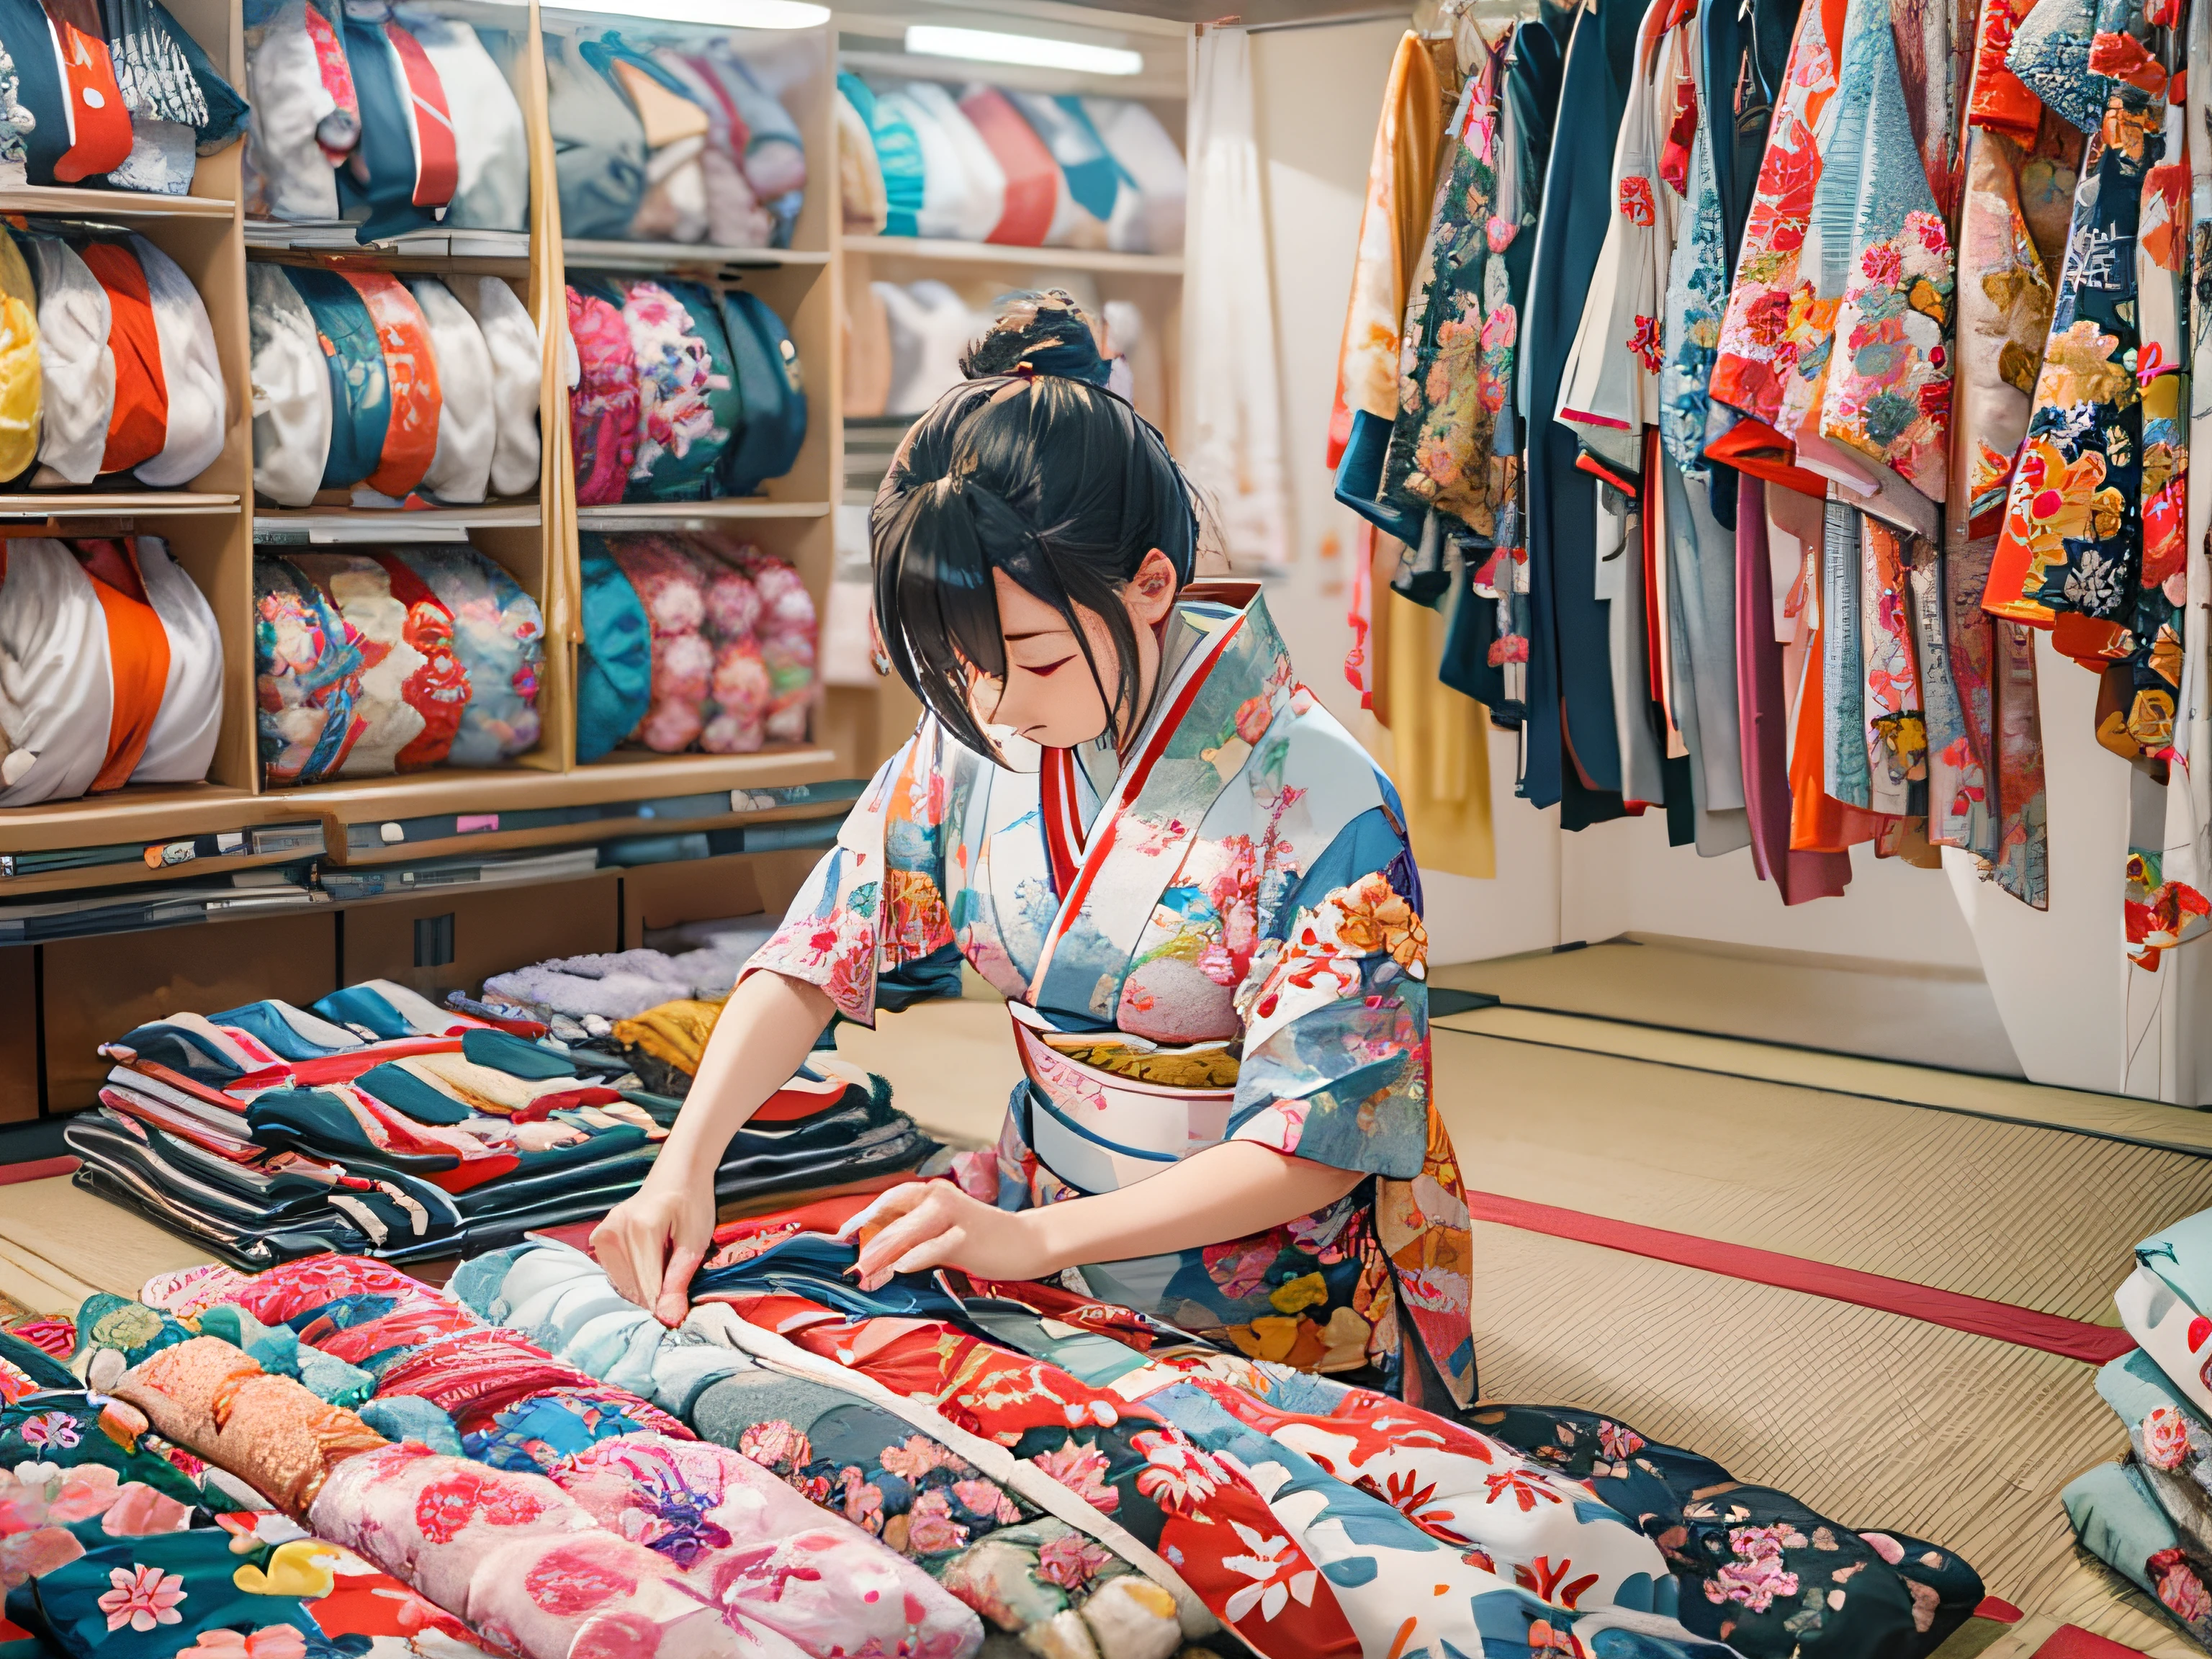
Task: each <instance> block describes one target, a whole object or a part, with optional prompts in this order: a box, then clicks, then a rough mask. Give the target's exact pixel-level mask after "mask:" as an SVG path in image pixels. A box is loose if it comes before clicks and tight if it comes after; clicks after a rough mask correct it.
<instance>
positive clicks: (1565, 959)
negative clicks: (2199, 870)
mask: <svg viewBox="0 0 2212 1659" xmlns="http://www.w3.org/2000/svg"><path fill="white" fill-rule="evenodd" d="M1431 979H1432V981H1433V982H1434V983H1436V984H1438V985H1448V986H1451V987H1455V988H1457V989H1461V990H1468V991H1487V992H1489V993H1490V994H1492V995H1493V996H1499V997H1503V998H1504V1000H1506V1001H1507V1002H1509V1003H1512V1004H1515V1005H1516V1006H1522V1007H1529V1008H1553V1009H1558V1010H1560V1011H1562V1012H1568V1013H1582V1014H1599V1015H1603V1016H1605V1017H1607V1018H1613V1019H1627V1020H1635V1021H1638V1022H1640V1023H1642V1024H1647V1025H1661V1026H1667V1027H1671V1028H1673V1029H1675V1030H1684V1031H1709V1032H1711V1033H1713V1034H1714V1035H1716V1036H1743V1037H1759V1038H1763V1039H1765V1040H1766V1041H1767V1042H1794V1043H1800V1044H1802V1045H1804V1046H1805V1047H1807V1048H1829V1049H1835V1050H1838V1051H1839V1052H1843V1053H1847V1054H1870V1055H1879V1056H1882V1057H1885V1058H1887V1059H1891V1060H1907V1061H1910V1062H1912V1063H1913V1064H1916V1065H1921V1066H1952V1067H1954V1068H1957V1069H1959V1070H1962V1071H1969V1072H1988V1073H1994V1074H1996V1075H1997V1076H2000V1077H2018V1076H2020V1075H2021V1067H2020V1060H2019V1058H2018V1056H2017V1055H2015V1054H2014V1053H2013V1047H2012V1040H2011V1039H2010V1038H2009V1037H2008V1036H2006V1035H2005V1030H2004V1022H2003V1020H2002V1018H2000V1017H1999V1016H1998V1013H1997V1006H1996V998H1995V997H1993V996H1992V995H1990V987H1989V985H1988V983H1987V981H1984V979H1983V978H1982V976H1981V975H1980V974H1979V973H1978V972H1977V971H1975V970H1973V969H1956V968H1933V967H1921V966H1914V965H1907V964H1899V963H1887V962H1863V961H1860V960H1858V959H1857V958H1850V957H1813V956H1808V955H1807V954H1805V953H1803V952H1802V951H1759V950H1751V949H1736V948H1732V947H1729V946H1726V945H1712V944H1709V943H1706V942H1704V941H1699V942H1697V943H1696V944H1695V945H1694V947H1693V946H1692V945H1691V944H1690V943H1689V942H1687V941H1676V940H1668V939H1656V938H1655V939H1645V940H1641V941H1638V940H1632V939H1613V940H1607V941H1606V942H1605V943H1603V944H1601V945H1590V946H1589V947H1588V948H1587V949H1582V950H1573V951H1540V952H1536V953H1534V954H1532V955H1528V956H1518V957H1499V958H1498V959H1497V960H1495V961H1492V962H1477V963H1463V964H1461V965H1458V966H1455V967H1440V968H1437V969H1435V970H1434V972H1433V974H1432V975H1431Z"/></svg>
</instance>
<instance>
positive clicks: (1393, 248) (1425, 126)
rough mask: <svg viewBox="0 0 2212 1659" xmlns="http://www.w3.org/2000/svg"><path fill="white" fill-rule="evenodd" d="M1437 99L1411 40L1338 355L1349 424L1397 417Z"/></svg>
mask: <svg viewBox="0 0 2212 1659" xmlns="http://www.w3.org/2000/svg"><path fill="white" fill-rule="evenodd" d="M1441 95H1442V94H1441V92H1440V90H1439V88H1438V86H1437V70H1436V64H1435V63H1434V61H1433V60H1432V59H1431V57H1430V54H1429V51H1428V48H1427V47H1426V46H1425V45H1424V44H1423V42H1422V40H1421V37H1420V36H1419V35H1418V34H1415V33H1412V32H1411V31H1410V30H1409V31H1407V34H1406V36H1405V38H1404V39H1403V40H1401V41H1399V43H1398V55H1397V56H1396V57H1395V58H1393V59H1392V60H1391V63H1390V79H1389V84H1388V85H1387V86H1386V87H1385V88H1383V115H1382V118H1381V119H1380V121H1378V122H1377V123H1376V128H1375V150H1374V154H1373V155H1372V157H1371V158H1370V161H1369V162H1368V171H1367V204H1366V207H1365V209H1364V210H1363V211H1362V213H1361V214H1360V218H1359V252H1358V262H1357V263H1356V264H1354V265H1353V267H1352V298H1351V301H1350V303H1349V304H1348V305H1347V306H1346V310H1345V318H1344V342H1343V344H1342V345H1341V347H1340V349H1339V351H1338V355H1337V403H1338V406H1339V408H1340V409H1341V410H1345V411H1346V417H1347V421H1348V416H1349V415H1350V414H1352V413H1355V412H1357V411H1358V410H1366V411H1367V412H1368V413H1369V414H1370V415H1374V416H1379V417H1381V418H1382V419H1383V420H1386V421H1387V420H1390V419H1392V418H1393V417H1395V416H1396V414H1397V412H1398V331H1399V329H1400V327H1401V325H1403V323H1404V321H1405V317H1406V284H1407V283H1408V282H1409V281H1411V280H1412V277H1413V267H1414V266H1415V265H1416V264H1419V262H1420V258H1421V244H1422V243H1423V242H1424V241H1425V240H1427V237H1428V231H1429V210H1430V208H1431V206H1432V205H1434V203H1433V200H1432V198H1433V197H1434V196H1435V194H1436V179H1437V151H1438V149H1440V148H1441V146H1442V143H1443V125H1444V118H1443V111H1442V109H1441V108H1440V105H1439V100H1440V98H1441ZM1348 430H1349V426H1348V424H1347V425H1346V431H1348ZM1331 435H1332V437H1333V438H1334V441H1335V442H1336V443H1339V444H1340V443H1341V442H1342V441H1343V435H1342V434H1340V433H1338V432H1337V431H1336V430H1335V424H1334V422H1332V425H1331Z"/></svg>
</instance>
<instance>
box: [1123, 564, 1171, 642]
mask: <svg viewBox="0 0 2212 1659" xmlns="http://www.w3.org/2000/svg"><path fill="white" fill-rule="evenodd" d="M1180 590H1181V584H1180V583H1178V582H1177V581H1176V569H1175V565H1174V563H1173V562H1171V561H1170V559H1169V557H1168V556H1167V555H1166V554H1164V553H1163V552H1161V551H1160V550H1159V549H1158V548H1157V547H1156V548H1154V549H1153V550H1152V551H1151V552H1149V553H1147V554H1146V555H1145V562H1143V563H1142V564H1140V565H1139V566H1138V567H1137V574H1135V575H1133V576H1132V577H1130V578H1129V583H1128V586H1126V587H1124V588H1123V589H1122V590H1121V597H1122V598H1123V599H1126V600H1127V602H1128V606H1129V617H1130V620H1131V621H1133V622H1137V623H1142V624H1143V625H1144V626H1145V627H1146V628H1158V626H1159V625H1160V624H1161V623H1164V622H1165V621H1166V620H1167V619H1168V612H1169V611H1171V610H1173V609H1174V608H1175V600H1176V593H1177V592H1179V591H1180Z"/></svg>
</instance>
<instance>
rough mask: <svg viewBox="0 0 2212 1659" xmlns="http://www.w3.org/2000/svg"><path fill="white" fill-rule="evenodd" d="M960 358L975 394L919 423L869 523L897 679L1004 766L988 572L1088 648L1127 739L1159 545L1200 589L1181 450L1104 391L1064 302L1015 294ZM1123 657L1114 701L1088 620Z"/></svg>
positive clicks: (999, 667) (1002, 671) (1119, 734)
mask: <svg viewBox="0 0 2212 1659" xmlns="http://www.w3.org/2000/svg"><path fill="white" fill-rule="evenodd" d="M960 367H961V369H962V371H963V373H964V374H966V375H967V376H968V379H967V380H965V381H963V383H962V384H961V385H959V386H955V387H954V388H953V389H952V390H951V391H950V392H946V393H945V395H944V396H943V397H942V398H939V399H938V400H937V403H936V404H935V406H934V407H933V408H932V409H931V410H929V412H928V413H927V414H926V415H924V416H922V417H921V419H920V420H919V421H917V422H915V424H914V426H913V428H911V429H910V430H909V431H908V434H907V435H906V439H905V441H903V442H902V444H901V445H900V447H899V453H898V456H897V458H896V459H895V460H893V461H892V463H891V468H890V472H889V473H888V474H887V475H886V476H885V477H884V482H883V485H882V487H881V488H880V489H878V490H877V492H876V502H875V507H874V508H873V510H872V513H870V516H869V526H868V527H869V539H870V541H871V543H872V546H873V550H874V556H875V582H876V594H875V599H876V624H877V627H878V630H879V631H880V633H881V634H882V636H883V644H884V651H885V652H886V653H888V654H889V656H890V660H891V664H892V665H893V666H894V667H895V668H896V670H897V671H898V675H899V678H901V679H902V680H904V681H905V682H906V683H907V684H908V686H910V687H911V688H912V689H913V690H914V692H915V696H918V697H920V698H921V700H922V702H923V703H924V704H926V705H927V707H928V708H929V710H930V712H931V713H932V714H935V715H936V716H937V718H938V720H939V721H940V722H941V723H942V724H943V725H944V726H945V730H946V731H948V732H951V734H952V735H953V736H954V737H955V738H958V739H959V741H960V742H961V743H963V744H965V745H967V746H968V747H969V749H972V750H975V752H976V753H978V754H980V755H984V756H987V757H990V758H992V759H994V760H995V759H1001V758H1003V757H1001V756H1000V754H999V752H998V750H997V747H996V745H995V744H993V743H992V741H991V739H990V738H989V736H988V735H987V733H986V732H984V730H983V728H982V726H981V724H980V723H979V722H978V721H977V720H976V719H975V714H974V713H973V712H972V711H971V709H970V708H969V701H968V687H969V675H970V674H971V673H981V674H985V675H987V676H991V677H993V678H1000V679H1003V678H1005V676H1006V641H1005V636H1004V629H1003V628H1002V627H1001V624H1000V619H999V601H998V596H997V593H996V592H995V591H994V587H993V585H992V580H991V573H992V572H993V571H994V570H1003V571H1005V572H1006V575H1007V577H1008V578H1009V579H1010V580H1012V581H1015V582H1018V583H1019V584H1020V585H1021V586H1022V587H1023V588H1024V590H1025V591H1026V592H1030V593H1033V594H1035V595H1036V597H1037V598H1038V599H1042V600H1043V601H1044V602H1045V603H1046V604H1047V605H1050V606H1051V607H1052V608H1053V610H1054V611H1056V612H1057V613H1059V615H1060V618H1061V619H1062V620H1063V621H1064V622H1066V623H1067V625H1068V627H1069V629H1071V630H1073V633H1074V635H1075V641H1076V646H1077V648H1078V649H1079V650H1080V651H1081V652H1082V653H1083V658H1084V661H1085V663H1086V664H1087V665H1089V667H1090V670H1091V681H1092V683H1093V684H1096V685H1097V687H1098V695H1099V698H1100V700H1101V701H1102V702H1104V703H1105V705H1106V708H1107V710H1108V715H1107V719H1108V726H1109V730H1110V731H1111V732H1112V733H1113V735H1114V736H1115V738H1116V740H1117V741H1118V740H1121V739H1124V738H1127V736H1128V734H1129V732H1130V730H1131V728H1132V727H1133V726H1134V724H1135V723H1136V721H1137V720H1138V719H1139V717H1140V715H1141V714H1142V712H1143V711H1142V710H1141V709H1139V708H1138V707H1137V698H1138V691H1139V684H1138V674H1137V641H1136V633H1135V630H1134V629H1133V626H1132V624H1131V623H1130V620H1129V613H1128V610H1127V606H1126V605H1124V604H1123V603H1122V602H1121V599H1120V595H1119V590H1120V589H1121V587H1123V586H1125V585H1127V583H1128V581H1129V580H1131V579H1132V578H1133V577H1134V576H1135V574H1137V568H1138V567H1139V565H1141V564H1142V563H1143V562H1144V561H1145V556H1146V554H1148V553H1149V552H1151V550H1152V549H1154V548H1158V549H1159V550H1160V551H1161V552H1162V553H1164V554H1165V555H1166V556H1167V558H1168V562H1170V564H1172V565H1173V566H1174V567H1175V572H1176V582H1177V585H1178V586H1180V585H1182V583H1186V582H1188V581H1189V580H1190V578H1191V572H1192V569H1193V568H1194V564H1195V562H1196V560H1197V555H1198V522H1199V520H1198V502H1197V497H1196V496H1195V495H1194V492H1193V490H1192V489H1191V485H1190V483H1189V481H1188V479H1186V478H1185V477H1183V474H1182V468H1181V467H1179V466H1177V465H1176V462H1175V458H1174V457H1173V456H1171V455H1170V454H1169V453H1168V447H1167V441H1166V440H1165V439H1164V438H1163V437H1161V436H1160V435H1159V432H1158V429H1157V428H1154V427H1153V426H1152V423H1151V422H1149V421H1147V420H1146V419H1145V418H1144V417H1143V416H1141V415H1139V414H1138V413H1137V411H1136V410H1134V409H1133V408H1132V407H1131V406H1130V404H1128V402H1127V400H1126V399H1124V398H1121V397H1118V396H1116V395H1115V393H1113V392H1109V391H1108V390H1107V389H1106V379H1107V374H1108V368H1107V364H1106V362H1104V360H1103V358H1102V357H1101V356H1100V355H1099V351H1098V343H1097V339H1096V337H1094V336H1093V334H1092V332H1091V325H1090V322H1089V320H1088V319H1086V318H1085V316H1084V314H1083V313H1082V311H1081V309H1080V308H1079V307H1078V306H1077V305H1076V303H1075V301H1073V300H1072V299H1070V298H1069V297H1068V296H1067V295H1066V294H1064V293H1062V292H1060V290H1059V289H1052V290H1050V291H1048V292H1046V293H1042V294H1039V293H1021V294H1012V295H1007V296H1006V298H1005V299H1003V300H1001V301H1000V317H999V319H998V320H997V321H996V322H995V323H994V324H993V325H992V326H991V328H990V329H989V331H987V332H986V333H985V334H984V335H983V337H981V339H980V340H978V341H976V342H975V344H973V345H972V346H970V347H969V350H968V354H967V356H965V357H963V359H962V360H961V365H960ZM1078 607H1081V608H1082V609H1084V610H1086V611H1095V612H1097V615H1098V617H1099V618H1100V620H1101V621H1103V623H1104V624H1105V627H1106V632H1107V636H1108V637H1109V639H1110V640H1111V641H1113V644H1114V651H1115V657H1116V659H1117V666H1116V673H1115V686H1114V688H1113V690H1112V691H1111V692H1110V693H1109V690H1108V689H1107V687H1106V684H1105V681H1104V678H1103V676H1102V675H1101V674H1100V672H1099V665H1098V663H1097V659H1095V657H1094V656H1093V655H1092V653H1091V645H1090V641H1089V639H1088V637H1087V636H1086V635H1085V632H1084V629H1083V625H1082V623H1081V622H1080V620H1079V618H1078V617H1077V615H1076V611H1077V608H1078Z"/></svg>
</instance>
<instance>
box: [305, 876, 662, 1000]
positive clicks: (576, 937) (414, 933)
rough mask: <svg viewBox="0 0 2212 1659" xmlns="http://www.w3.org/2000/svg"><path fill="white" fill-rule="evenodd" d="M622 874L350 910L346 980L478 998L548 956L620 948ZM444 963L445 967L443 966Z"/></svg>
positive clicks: (345, 923) (344, 944) (456, 892)
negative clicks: (499, 977)
mask: <svg viewBox="0 0 2212 1659" xmlns="http://www.w3.org/2000/svg"><path fill="white" fill-rule="evenodd" d="M621 907H622V872H620V871H618V870H599V871H594V872H592V873H591V874H590V875H587V876H580V877H577V878H574V879H571V880H568V881H559V882H545V883H543V884H532V885H530V886H516V887H480V888H472V887H470V886H467V885H460V886H454V887H449V888H447V889H445V890H443V891H441V892H436V893H429V894H425V895H424V896H422V897H420V898H404V899H371V900H368V901H367V902H362V903H359V904H352V905H348V906H347V907H346V908H345V910H344V911H343V919H342V921H341V927H340V939H341V944H340V949H339V956H340V957H341V960H342V962H343V969H342V971H343V974H344V976H345V982H346V983H347V984H349V985H358V984H360V983H361V982H362V981H363V980H366V979H388V980H392V981H395V982H396V983H398V984H401V985H404V986H406V987H409V988H410V990H414V991H417V992H420V993H421V994H422V995H424V996H426V997H428V998H429V999H430V1000H432V1001H434V1002H442V1001H444V1000H445V997H446V993H447V992H448V991H466V992H468V993H469V994H471V995H474V994H475V993H476V992H477V989H478V988H480V987H482V986H483V982H484V981H485V979H486V978H487V977H489V975H493V974H503V973H506V972H507V970H508V969H513V968H523V967H527V966H528V965H529V964H530V963H533V962H543V961H544V960H545V959H546V958H547V957H575V956H583V955H586V954H587V953H589V952H592V951H615V950H619V949H621V948H622V921H621ZM440 957H444V958H445V959H444V960H442V961H441V960H440V959H439V958H440Z"/></svg>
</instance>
